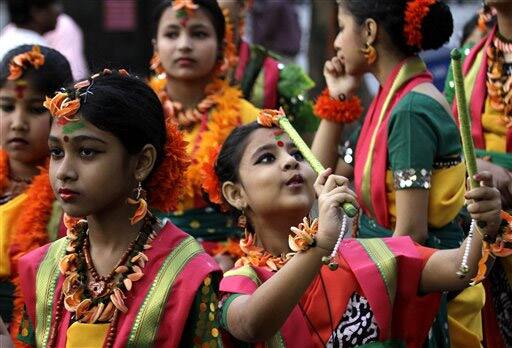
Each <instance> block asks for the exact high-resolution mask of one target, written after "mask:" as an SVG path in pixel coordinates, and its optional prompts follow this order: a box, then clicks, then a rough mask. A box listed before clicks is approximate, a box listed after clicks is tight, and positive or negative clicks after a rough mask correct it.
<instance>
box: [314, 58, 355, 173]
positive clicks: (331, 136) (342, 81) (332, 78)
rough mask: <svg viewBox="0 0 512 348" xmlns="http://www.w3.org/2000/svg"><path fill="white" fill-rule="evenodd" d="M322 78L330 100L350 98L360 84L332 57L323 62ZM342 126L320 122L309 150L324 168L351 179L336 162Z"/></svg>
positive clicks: (344, 168) (347, 170)
mask: <svg viewBox="0 0 512 348" xmlns="http://www.w3.org/2000/svg"><path fill="white" fill-rule="evenodd" d="M324 76H325V81H326V83H327V87H328V89H329V95H330V96H331V98H334V99H337V98H339V96H340V95H344V96H345V98H350V97H351V96H353V95H355V93H356V91H357V89H358V88H359V85H360V83H361V77H360V76H351V75H347V74H346V73H345V66H344V65H343V64H342V63H341V61H340V60H339V59H338V58H337V57H334V58H333V59H331V60H329V61H327V62H325V65H324ZM343 128H344V124H343V123H336V122H331V121H328V120H322V122H321V123H320V126H319V128H318V130H317V132H316V134H315V138H314V140H313V144H312V146H311V149H312V151H313V153H314V154H315V156H316V157H317V158H318V160H319V161H320V162H321V163H322V164H323V165H324V167H326V168H336V173H339V174H341V175H342V176H344V177H347V178H352V176H353V170H352V168H351V167H350V166H349V165H347V164H346V163H344V162H343V161H338V144H339V143H340V140H341V135H342V133H343Z"/></svg>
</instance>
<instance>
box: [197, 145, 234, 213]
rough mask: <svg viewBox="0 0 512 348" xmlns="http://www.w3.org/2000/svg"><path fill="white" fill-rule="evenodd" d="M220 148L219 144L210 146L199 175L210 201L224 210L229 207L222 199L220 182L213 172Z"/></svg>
mask: <svg viewBox="0 0 512 348" xmlns="http://www.w3.org/2000/svg"><path fill="white" fill-rule="evenodd" d="M220 149H221V146H220V145H217V146H214V147H212V148H211V150H210V153H209V159H208V161H206V162H205V163H204V164H203V168H202V172H201V176H202V178H203V189H204V190H205V192H206V193H207V194H208V199H209V200H210V202H212V203H215V204H218V205H220V206H221V207H222V210H224V211H226V210H228V209H229V207H228V206H227V204H226V202H224V200H223V199H222V192H221V183H220V181H219V177H218V176H217V173H216V172H215V165H216V163H217V158H218V157H219V153H220Z"/></svg>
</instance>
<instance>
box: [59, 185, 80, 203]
mask: <svg viewBox="0 0 512 348" xmlns="http://www.w3.org/2000/svg"><path fill="white" fill-rule="evenodd" d="M58 192H59V196H60V198H61V199H62V200H63V201H64V202H70V201H72V200H74V199H75V198H76V197H77V196H78V195H79V193H78V192H76V191H73V190H70V189H67V188H60V189H59V191H58Z"/></svg>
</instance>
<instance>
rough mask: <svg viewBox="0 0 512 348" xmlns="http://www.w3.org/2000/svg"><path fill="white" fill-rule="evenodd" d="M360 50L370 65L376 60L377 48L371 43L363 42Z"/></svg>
mask: <svg viewBox="0 0 512 348" xmlns="http://www.w3.org/2000/svg"><path fill="white" fill-rule="evenodd" d="M361 52H363V55H364V57H365V58H366V61H367V62H368V64H369V65H372V64H373V63H375V61H376V60H377V50H376V49H375V47H373V46H372V45H371V44H369V43H367V44H365V47H364V48H361Z"/></svg>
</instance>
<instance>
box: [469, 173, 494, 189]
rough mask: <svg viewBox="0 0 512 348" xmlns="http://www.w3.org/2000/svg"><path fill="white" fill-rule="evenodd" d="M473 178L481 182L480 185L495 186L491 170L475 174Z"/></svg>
mask: <svg viewBox="0 0 512 348" xmlns="http://www.w3.org/2000/svg"><path fill="white" fill-rule="evenodd" d="M473 178H474V179H475V180H476V181H478V182H480V186H487V187H494V184H493V177H492V174H491V172H488V171H483V172H479V173H477V174H475V175H474V176H473Z"/></svg>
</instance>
